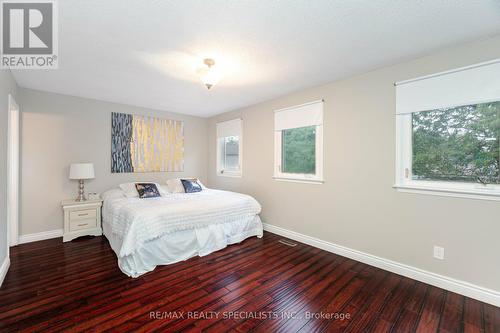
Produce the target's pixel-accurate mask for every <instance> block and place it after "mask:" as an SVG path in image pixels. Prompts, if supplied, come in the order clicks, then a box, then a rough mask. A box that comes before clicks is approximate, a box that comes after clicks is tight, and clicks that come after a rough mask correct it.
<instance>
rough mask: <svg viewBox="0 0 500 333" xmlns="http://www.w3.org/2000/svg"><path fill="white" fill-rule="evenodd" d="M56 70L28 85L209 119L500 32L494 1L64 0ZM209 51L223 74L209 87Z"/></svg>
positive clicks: (30, 76) (28, 73)
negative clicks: (200, 70)
mask: <svg viewBox="0 0 500 333" xmlns="http://www.w3.org/2000/svg"><path fill="white" fill-rule="evenodd" d="M58 4H59V69H58V70H51V71H42V70H23V71H15V72H14V77H15V79H16V81H17V82H18V84H19V85H20V86H22V87H28V88H33V89H38V90H45V91H51V92H57V93H62V94H68V95H74V96H81V97H88V98H94V99H99V100H105V101H111V102H118V103H124V104H130V105H137V106H143V107H149V108H154V109H160V110H166V111H172V112H179V113H185V114H191V115H196V116H202V117H208V116H211V115H214V114H217V113H221V112H224V111H229V110H233V109H236V108H240V107H243V106H247V105H250V104H254V103H257V102H260V101H264V100H268V99H272V98H275V97H278V96H281V95H284V94H287V93H289V92H292V91H296V90H299V89H301V88H305V87H311V86H315V85H319V84H323V83H327V82H331V81H334V80H336V79H338V78H341V77H346V76H348V75H352V74H356V73H360V72H363V71H367V70H371V69H374V68H377V67H381V66H384V65H389V64H393V63H397V62H399V61H403V60H406V59H410V58H413V57H417V56H420V55H423V54H426V53H428V52H430V51H432V50H435V49H437V48H441V47H445V46H448V45H452V44H456V43H460V42H466V41H469V40H473V39H476V38H480V37H484V36H488V35H494V34H498V33H500V1H496V0H474V1H472V0H398V1H396V0H375V1H374V0H365V1H363V0H344V1H342V0H314V1H313V0H300V1H299V0H288V1H284V0H282V1H278V0H275V1H268V0H260V1H257V0H254V1H250V0H238V1H236V0H232V1H231V0H210V1H207V0H199V1H195V0H176V1H166V0H150V1H144V0H143V1H140V0H136V1H132V0H106V1H103V0H85V1H82V0H59V1H58ZM206 56H211V57H214V58H215V60H216V62H217V65H219V66H220V67H221V70H222V71H223V73H224V78H223V79H222V81H221V82H220V83H219V84H218V85H217V86H215V87H214V88H213V89H212V90H210V91H208V90H207V89H206V88H205V87H204V86H203V85H202V84H201V82H200V81H199V79H198V77H197V75H196V73H195V71H196V67H197V66H198V65H201V62H202V59H203V58H204V57H206Z"/></svg>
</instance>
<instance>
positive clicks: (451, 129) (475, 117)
mask: <svg viewBox="0 0 500 333" xmlns="http://www.w3.org/2000/svg"><path fill="white" fill-rule="evenodd" d="M412 123H413V165H412V169H413V177H414V179H425V180H449V181H466V182H477V181H479V182H483V183H495V184H498V183H500V174H499V169H500V146H499V142H500V102H493V103H484V104H476V105H466V106H460V107H455V108H449V109H439V110H433V111H425V112H416V113H413V119H412Z"/></svg>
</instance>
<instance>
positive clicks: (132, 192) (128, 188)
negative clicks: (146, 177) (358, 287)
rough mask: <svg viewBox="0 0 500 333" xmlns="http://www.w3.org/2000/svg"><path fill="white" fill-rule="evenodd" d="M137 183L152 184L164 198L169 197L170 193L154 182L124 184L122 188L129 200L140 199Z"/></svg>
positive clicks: (121, 185)
mask: <svg viewBox="0 0 500 333" xmlns="http://www.w3.org/2000/svg"><path fill="white" fill-rule="evenodd" d="M137 183H151V184H155V185H156V188H157V189H158V192H160V195H161V196H162V197H164V196H166V195H168V192H167V191H165V189H163V188H162V187H161V186H160V184H158V183H152V182H135V183H123V184H120V185H119V186H120V188H121V189H122V191H123V193H124V194H125V196H126V197H127V198H138V197H139V192H137V188H136V187H135V184H137Z"/></svg>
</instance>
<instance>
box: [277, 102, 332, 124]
mask: <svg viewBox="0 0 500 333" xmlns="http://www.w3.org/2000/svg"><path fill="white" fill-rule="evenodd" d="M317 125H323V101H317V102H312V103H307V104H302V105H297V106H294V107H290V108H286V109H281V110H277V111H275V113H274V129H275V130H276V131H281V130H284V129H290V128H298V127H306V126H317Z"/></svg>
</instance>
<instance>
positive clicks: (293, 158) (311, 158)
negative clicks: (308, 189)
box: [274, 101, 323, 182]
mask: <svg viewBox="0 0 500 333" xmlns="http://www.w3.org/2000/svg"><path fill="white" fill-rule="evenodd" d="M274 169H275V170H274V178H276V179H278V180H295V181H308V182H322V181H323V102H322V101H320V102H313V103H308V104H304V105H299V106H296V107H292V108H287V109H283V110H278V111H276V112H275V168H274Z"/></svg>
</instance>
